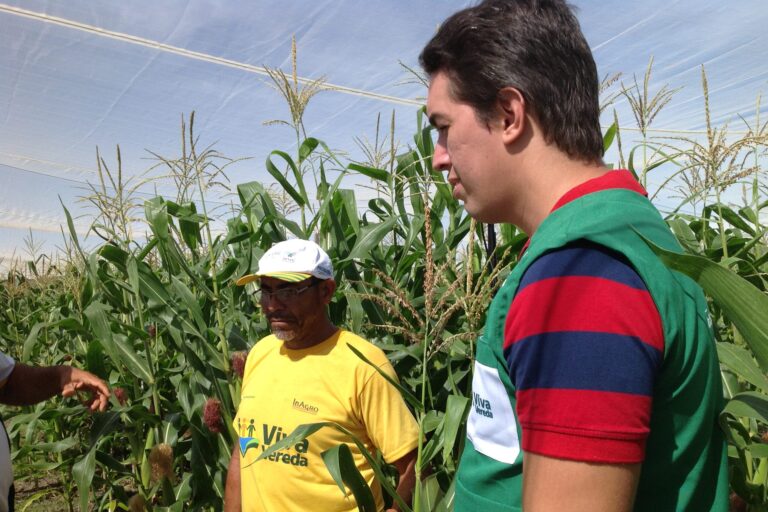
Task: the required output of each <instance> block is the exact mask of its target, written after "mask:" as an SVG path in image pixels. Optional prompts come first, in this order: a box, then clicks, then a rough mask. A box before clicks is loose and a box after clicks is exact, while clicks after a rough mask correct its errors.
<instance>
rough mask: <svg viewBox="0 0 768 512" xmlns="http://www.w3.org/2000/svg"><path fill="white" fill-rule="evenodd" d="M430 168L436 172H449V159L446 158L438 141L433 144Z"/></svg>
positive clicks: (444, 150) (443, 147)
mask: <svg viewBox="0 0 768 512" xmlns="http://www.w3.org/2000/svg"><path fill="white" fill-rule="evenodd" d="M432 167H433V168H434V169H435V170H436V171H444V172H448V171H450V170H451V158H450V157H449V156H448V151H447V150H446V149H445V145H444V144H442V143H441V142H440V141H438V142H437V144H435V152H434V153H433V155H432Z"/></svg>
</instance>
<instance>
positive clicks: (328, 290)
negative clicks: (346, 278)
mask: <svg viewBox="0 0 768 512" xmlns="http://www.w3.org/2000/svg"><path fill="white" fill-rule="evenodd" d="M318 286H319V287H320V294H321V296H322V298H323V302H324V303H325V304H330V303H331V299H332V298H333V292H335V291H336V281H334V280H333V279H326V280H325V281H323V282H322V283H320V284H319V285H318Z"/></svg>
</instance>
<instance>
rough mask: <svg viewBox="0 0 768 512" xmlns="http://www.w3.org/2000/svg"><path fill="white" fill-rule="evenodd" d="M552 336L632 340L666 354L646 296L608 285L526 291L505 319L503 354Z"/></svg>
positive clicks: (572, 281) (562, 280) (556, 285)
mask: <svg viewBox="0 0 768 512" xmlns="http://www.w3.org/2000/svg"><path fill="white" fill-rule="evenodd" d="M618 297H620V298H621V300H617V298H618ZM555 331H591V332H610V333H614V334H621V335H626V336H635V337H637V338H639V339H640V340H642V341H643V342H644V343H646V344H648V345H650V346H652V347H654V348H656V349H658V350H661V351H663V350H664V333H663V328H662V325H661V317H660V315H659V313H658V310H657V309H656V305H655V303H654V302H653V299H652V298H651V296H650V294H649V293H648V292H647V291H645V290H638V289H635V288H631V287H629V286H626V285H624V284H622V283H618V282H616V281H611V280H608V279H602V278H595V277H590V276H567V277H559V278H550V279H543V280H541V281H538V282H536V283H533V284H530V285H528V286H527V287H526V288H525V289H523V290H522V291H521V292H520V294H519V295H517V296H516V297H515V299H514V301H513V306H512V307H511V308H510V314H509V315H507V320H506V325H505V328H504V348H505V349H506V348H507V347H509V346H510V345H512V344H513V343H515V342H516V341H518V340H520V339H523V338H526V337H528V336H532V335H535V334H539V333H543V332H555Z"/></svg>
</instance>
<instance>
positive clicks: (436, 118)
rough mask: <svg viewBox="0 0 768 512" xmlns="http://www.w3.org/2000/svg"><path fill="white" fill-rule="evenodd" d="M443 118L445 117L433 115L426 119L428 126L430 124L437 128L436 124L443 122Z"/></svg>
mask: <svg viewBox="0 0 768 512" xmlns="http://www.w3.org/2000/svg"><path fill="white" fill-rule="evenodd" d="M444 118H445V116H443V115H442V114H440V113H434V114H432V115H430V116H429V117H428V119H429V124H431V125H432V126H437V123H438V122H440V121H441V120H443V119H444Z"/></svg>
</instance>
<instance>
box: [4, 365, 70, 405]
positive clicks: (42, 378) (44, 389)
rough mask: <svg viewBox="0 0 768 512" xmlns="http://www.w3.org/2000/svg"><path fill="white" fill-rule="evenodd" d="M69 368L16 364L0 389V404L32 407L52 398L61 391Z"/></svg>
mask: <svg viewBox="0 0 768 512" xmlns="http://www.w3.org/2000/svg"><path fill="white" fill-rule="evenodd" d="M71 371H72V368H71V367H69V366H44V367H33V366H27V365H25V364H23V363H16V365H15V367H14V368H13V372H12V373H11V375H10V376H9V377H8V380H7V381H6V382H5V385H4V386H3V387H2V388H0V403H3V404H6V405H32V404H36V403H38V402H42V401H43V400H47V399H48V398H51V397H52V396H55V395H58V394H59V393H61V391H62V389H63V383H64V382H65V381H66V374H67V372H70V373H71Z"/></svg>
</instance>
